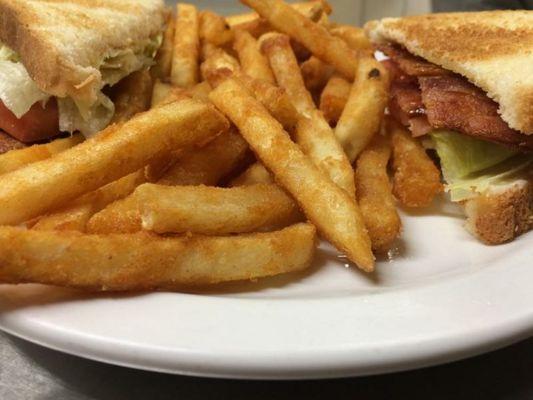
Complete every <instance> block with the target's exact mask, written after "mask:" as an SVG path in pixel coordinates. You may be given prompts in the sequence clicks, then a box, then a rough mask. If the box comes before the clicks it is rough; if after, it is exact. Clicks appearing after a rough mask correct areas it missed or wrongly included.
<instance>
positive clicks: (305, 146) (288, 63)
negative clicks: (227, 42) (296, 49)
mask: <svg viewBox="0 0 533 400" xmlns="http://www.w3.org/2000/svg"><path fill="white" fill-rule="evenodd" d="M261 42H262V49H263V51H264V52H265V53H266V55H267V57H268V59H269V61H270V65H271V67H272V70H273V71H274V75H275V76H276V80H277V81H278V84H279V86H281V87H282V88H283V89H285V91H286V92H287V94H288V96H289V98H290V99H291V101H292V103H293V105H294V106H295V108H296V110H298V112H300V114H302V115H303V117H302V118H300V120H299V121H298V124H297V127H296V131H295V133H294V138H295V140H296V142H297V143H298V145H299V146H300V147H301V149H302V150H303V152H304V153H305V154H306V155H308V156H309V157H310V158H311V160H312V161H313V162H314V163H315V164H316V166H317V167H319V168H320V169H321V170H322V171H323V172H325V173H326V174H327V175H328V176H329V177H330V178H331V179H332V180H333V182H334V183H336V184H337V185H338V186H339V187H340V188H342V189H344V190H346V192H347V193H348V194H349V195H350V196H352V197H354V196H355V183H354V175H353V169H352V166H351V164H350V162H349V161H348V158H347V157H346V154H345V153H344V150H343V149H342V147H341V145H340V144H339V142H338V141H337V139H336V137H335V134H334V133H333V130H332V129H331V127H330V126H329V124H328V123H327V122H326V120H325V119H324V117H323V116H322V114H321V113H320V112H319V111H318V110H317V109H316V106H315V103H314V102H313V99H312V97H311V94H310V93H309V92H308V91H307V89H306V87H305V84H304V81H303V78H302V74H301V73H300V68H299V67H298V62H297V61H296V58H295V56H294V53H293V51H292V49H291V46H290V43H289V37H288V36H286V35H282V34H277V33H276V34H274V33H269V34H267V35H265V36H263V37H262V39H261Z"/></svg>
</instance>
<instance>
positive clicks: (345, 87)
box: [320, 74, 352, 126]
mask: <svg viewBox="0 0 533 400" xmlns="http://www.w3.org/2000/svg"><path fill="white" fill-rule="evenodd" d="M351 89H352V84H351V83H350V82H348V81H347V80H346V79H344V78H343V77H342V76H340V75H338V74H334V75H333V76H332V77H331V78H330V79H329V81H328V84H327V85H326V87H325V88H324V90H323V91H322V94H321V95H320V111H322V113H323V114H324V118H326V121H328V122H329V124H330V125H331V126H335V125H337V122H339V119H340V117H341V115H342V112H343V111H344V108H345V107H346V103H347V102H348V98H349V97H350V90H351Z"/></svg>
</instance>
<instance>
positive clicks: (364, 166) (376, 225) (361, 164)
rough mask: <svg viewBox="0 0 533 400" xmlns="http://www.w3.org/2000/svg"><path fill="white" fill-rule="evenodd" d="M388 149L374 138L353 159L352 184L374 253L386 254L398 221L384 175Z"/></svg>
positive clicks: (382, 140)
mask: <svg viewBox="0 0 533 400" xmlns="http://www.w3.org/2000/svg"><path fill="white" fill-rule="evenodd" d="M390 156H391V146H390V143H389V142H388V140H387V138H385V137H384V136H382V135H376V136H375V137H374V139H373V140H372V142H371V143H370V145H369V146H368V147H367V148H366V149H365V150H364V151H363V152H362V153H361V155H360V156H359V158H358V159H357V167H356V170H355V183H356V188H357V200H358V202H359V207H360V208H361V214H363V219H364V221H365V226H366V227H367V229H368V234H369V235H370V239H371V241H372V249H373V250H374V251H376V252H380V253H384V252H387V251H388V250H389V249H390V248H391V246H392V244H393V243H394V241H395V240H396V238H397V237H398V236H399V234H400V230H401V221H400V216H399V215H398V211H397V210H396V205H395V200H394V197H393V195H392V186H391V184H390V181H389V176H388V174H387V164H388V162H389V159H390Z"/></svg>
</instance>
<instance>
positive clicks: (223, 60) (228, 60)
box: [201, 49, 299, 132]
mask: <svg viewBox="0 0 533 400" xmlns="http://www.w3.org/2000/svg"><path fill="white" fill-rule="evenodd" d="M201 70H202V76H203V77H204V79H206V80H207V81H208V82H209V83H210V84H211V86H212V87H216V86H218V85H219V84H220V83H221V82H223V81H225V80H226V79H228V78H230V77H236V78H237V79H239V81H240V82H241V83H242V84H243V85H245V86H246V87H247V88H248V90H250V91H252V92H253V93H254V95H255V96H257V98H258V99H259V101H260V102H261V103H262V104H263V105H264V106H265V107H266V108H267V109H268V110H269V111H270V113H271V114H272V115H273V116H274V117H275V118H276V119H277V120H278V121H279V122H280V123H281V124H282V125H283V126H284V127H285V129H287V130H288V131H290V132H292V131H293V130H294V129H295V128H296V124H297V123H298V118H299V115H298V112H297V111H296V109H295V108H294V106H293V105H292V102H291V100H290V99H289V97H288V96H287V93H285V90H283V89H280V88H279V87H277V86H275V85H273V84H271V83H269V82H266V81H263V80H258V79H253V78H251V77H249V76H248V75H246V74H243V73H242V71H241V69H240V65H239V62H238V61H237V60H236V59H235V58H234V57H232V56H230V55H229V54H228V53H226V52H225V51H224V50H222V49H217V50H216V51H214V52H213V53H212V54H211V55H210V56H209V58H208V59H207V60H205V61H204V62H203V63H202V67H201Z"/></svg>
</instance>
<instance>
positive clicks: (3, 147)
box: [0, 131, 26, 154]
mask: <svg viewBox="0 0 533 400" xmlns="http://www.w3.org/2000/svg"><path fill="white" fill-rule="evenodd" d="M24 147H26V145H25V144H24V143H22V142H19V141H18V140H17V139H14V138H12V137H11V136H9V135H8V134H7V133H5V132H2V131H0V154H4V153H7V152H8V151H11V150H16V149H22V148H24Z"/></svg>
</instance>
